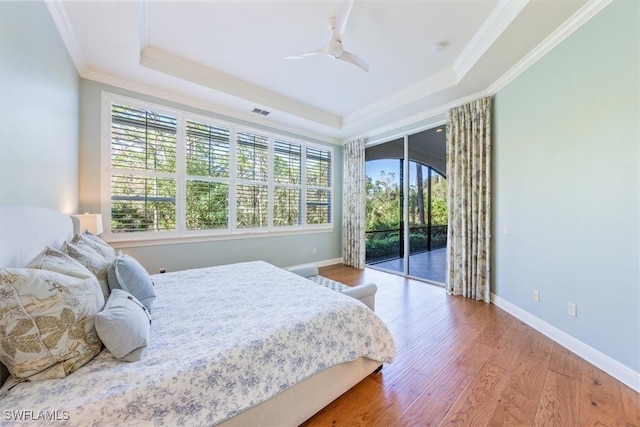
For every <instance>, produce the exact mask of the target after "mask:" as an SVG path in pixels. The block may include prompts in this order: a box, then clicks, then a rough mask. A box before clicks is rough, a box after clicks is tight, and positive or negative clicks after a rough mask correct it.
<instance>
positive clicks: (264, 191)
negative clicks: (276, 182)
mask: <svg viewBox="0 0 640 427" xmlns="http://www.w3.org/2000/svg"><path fill="white" fill-rule="evenodd" d="M268 199H269V191H268V188H267V186H266V185H238V186H237V188H236V200H237V211H236V217H237V227H238V228H257V227H266V226H267V225H268V220H269V207H268Z"/></svg>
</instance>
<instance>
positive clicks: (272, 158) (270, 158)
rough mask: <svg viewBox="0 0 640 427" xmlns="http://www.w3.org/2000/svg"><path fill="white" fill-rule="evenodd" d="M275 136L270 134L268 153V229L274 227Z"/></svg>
mask: <svg viewBox="0 0 640 427" xmlns="http://www.w3.org/2000/svg"><path fill="white" fill-rule="evenodd" d="M274 144H275V141H274V138H273V135H271V136H269V144H268V154H267V230H271V229H272V228H273V210H274V203H275V201H274V191H275V189H274V185H275V172H274V169H275V152H274Z"/></svg>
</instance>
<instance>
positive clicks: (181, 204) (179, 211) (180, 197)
mask: <svg viewBox="0 0 640 427" xmlns="http://www.w3.org/2000/svg"><path fill="white" fill-rule="evenodd" d="M186 129H187V120H186V119H185V117H184V116H182V115H180V116H178V129H177V134H176V229H177V231H178V232H179V233H184V231H185V230H186V228H187V224H186V214H185V211H186V206H185V204H186V191H187V184H186V175H187V167H186V150H187V143H186V139H187V131H186Z"/></svg>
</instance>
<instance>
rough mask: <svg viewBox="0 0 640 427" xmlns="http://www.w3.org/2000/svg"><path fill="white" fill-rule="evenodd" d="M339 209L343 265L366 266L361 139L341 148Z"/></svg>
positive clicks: (362, 148)
mask: <svg viewBox="0 0 640 427" xmlns="http://www.w3.org/2000/svg"><path fill="white" fill-rule="evenodd" d="M342 197H343V202H342V203H343V208H342V227H343V231H342V258H343V263H344V264H346V265H350V266H352V267H356V268H360V269H362V268H364V265H365V245H364V241H365V233H364V232H365V206H366V198H365V169H364V140H363V139H356V140H353V141H349V142H347V143H346V144H345V146H344V187H343V195H342Z"/></svg>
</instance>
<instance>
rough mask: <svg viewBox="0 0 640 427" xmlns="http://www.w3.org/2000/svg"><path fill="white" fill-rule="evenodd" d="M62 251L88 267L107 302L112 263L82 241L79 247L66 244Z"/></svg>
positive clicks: (63, 245)
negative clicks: (108, 277) (108, 279)
mask: <svg viewBox="0 0 640 427" xmlns="http://www.w3.org/2000/svg"><path fill="white" fill-rule="evenodd" d="M61 249H62V252H64V253H65V254H67V255H69V256H70V257H71V258H73V259H75V260H76V261H78V262H79V263H80V264H82V265H83V266H85V267H87V269H88V270H89V271H90V272H92V273H93V274H94V275H95V276H96V278H97V279H98V282H99V283H100V287H101V288H102V295H103V296H104V299H105V301H106V300H107V298H109V282H108V281H107V275H108V274H109V266H110V265H111V262H110V261H109V260H107V259H106V258H105V257H103V256H102V255H100V254H99V253H98V252H96V251H95V250H93V249H92V248H91V247H90V246H89V245H87V244H85V243H84V242H82V241H80V242H78V244H77V245H74V244H72V243H69V242H64V243H63V244H62V248H61Z"/></svg>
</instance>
